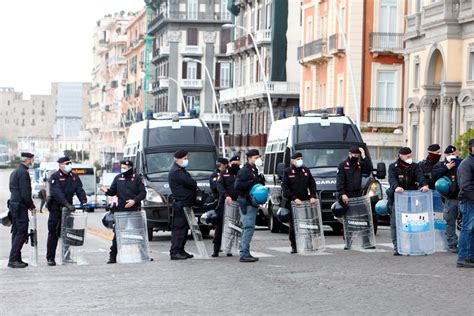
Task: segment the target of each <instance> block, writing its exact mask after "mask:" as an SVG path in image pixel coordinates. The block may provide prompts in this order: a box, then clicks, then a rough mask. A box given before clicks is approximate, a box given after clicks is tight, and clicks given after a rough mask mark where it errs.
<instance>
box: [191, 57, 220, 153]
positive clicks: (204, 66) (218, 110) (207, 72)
mask: <svg viewBox="0 0 474 316" xmlns="http://www.w3.org/2000/svg"><path fill="white" fill-rule="evenodd" d="M184 61H185V62H195V63H199V64H201V66H202V67H203V68H204V71H205V72H206V75H207V79H208V80H209V84H210V85H211V89H212V96H213V98H214V105H215V107H216V113H217V116H218V120H219V127H220V130H221V132H220V134H221V143H222V157H225V138H224V128H223V127H222V116H221V110H220V108H219V103H218V102H217V97H216V90H215V89H214V85H213V84H212V78H211V74H210V73H209V69H207V67H206V65H205V64H204V63H203V62H202V61H200V60H197V59H193V58H184Z"/></svg>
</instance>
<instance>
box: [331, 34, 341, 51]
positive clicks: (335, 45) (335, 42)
mask: <svg viewBox="0 0 474 316" xmlns="http://www.w3.org/2000/svg"><path fill="white" fill-rule="evenodd" d="M328 51H329V53H330V54H337V53H341V52H343V51H344V42H343V41H342V35H341V34H332V35H330V36H329V40H328Z"/></svg>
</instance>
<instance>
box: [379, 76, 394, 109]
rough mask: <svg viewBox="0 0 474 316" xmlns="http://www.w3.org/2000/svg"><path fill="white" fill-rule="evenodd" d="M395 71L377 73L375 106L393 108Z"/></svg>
mask: <svg viewBox="0 0 474 316" xmlns="http://www.w3.org/2000/svg"><path fill="white" fill-rule="evenodd" d="M395 98H396V96H395V71H379V72H378V74H377V107H381V108H394V107H395V102H396V99H395Z"/></svg>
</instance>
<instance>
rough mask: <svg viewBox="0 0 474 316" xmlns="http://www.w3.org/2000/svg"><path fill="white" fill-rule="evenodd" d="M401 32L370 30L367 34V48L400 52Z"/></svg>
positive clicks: (376, 50) (375, 50)
mask: <svg viewBox="0 0 474 316" xmlns="http://www.w3.org/2000/svg"><path fill="white" fill-rule="evenodd" d="M403 35H404V34H403V33H385V32H381V33H380V32H372V33H370V34H369V49H370V50H371V51H372V52H395V53H396V52H401V51H402V50H403Z"/></svg>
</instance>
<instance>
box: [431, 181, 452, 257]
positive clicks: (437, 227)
mask: <svg viewBox="0 0 474 316" xmlns="http://www.w3.org/2000/svg"><path fill="white" fill-rule="evenodd" d="M432 193H433V222H434V224H433V225H434V235H435V249H436V251H447V250H448V240H447V239H446V221H445V220H444V216H443V215H444V203H443V199H442V197H441V194H439V192H438V191H434V190H433V191H432Z"/></svg>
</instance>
